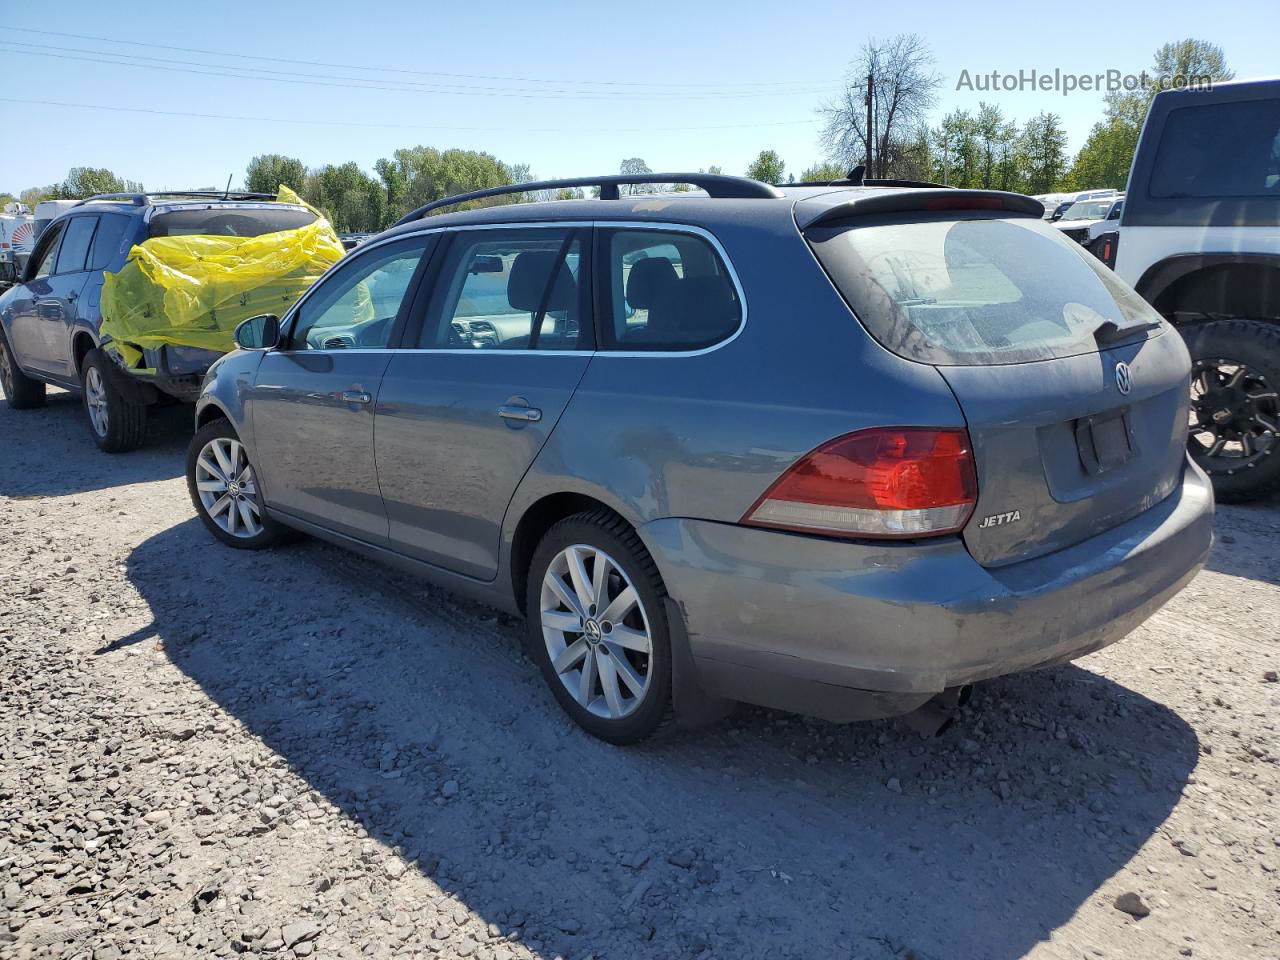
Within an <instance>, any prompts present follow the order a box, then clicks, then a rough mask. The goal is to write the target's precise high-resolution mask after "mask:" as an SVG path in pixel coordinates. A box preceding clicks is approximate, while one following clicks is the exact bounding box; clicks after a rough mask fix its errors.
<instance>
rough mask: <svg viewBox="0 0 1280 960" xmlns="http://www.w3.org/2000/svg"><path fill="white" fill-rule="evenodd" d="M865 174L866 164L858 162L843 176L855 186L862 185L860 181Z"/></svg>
mask: <svg viewBox="0 0 1280 960" xmlns="http://www.w3.org/2000/svg"><path fill="white" fill-rule="evenodd" d="M866 175H867V167H866V164H862V163H860V164H858V165H857V166H856V167H854V168H853V169H852V170H850V171H849V172H848V173H846V174H845V176H844V178H845V179H846V180H848V181H849V182H850V183H851V184H853V185H854V186H856V187H860V186H862V181H863V179H864V178H865V177H866Z"/></svg>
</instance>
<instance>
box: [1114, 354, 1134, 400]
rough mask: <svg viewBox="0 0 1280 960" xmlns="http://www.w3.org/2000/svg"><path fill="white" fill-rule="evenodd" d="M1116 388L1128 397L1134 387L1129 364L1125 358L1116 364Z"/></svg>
mask: <svg viewBox="0 0 1280 960" xmlns="http://www.w3.org/2000/svg"><path fill="white" fill-rule="evenodd" d="M1116 388H1117V389H1119V391H1120V392H1121V393H1123V394H1124V395H1125V396H1126V397H1127V396H1128V395H1129V391H1130V390H1132V389H1133V379H1132V375H1131V374H1130V373H1129V365H1128V364H1127V363H1125V362H1124V361H1123V360H1121V361H1120V362H1119V363H1117V364H1116Z"/></svg>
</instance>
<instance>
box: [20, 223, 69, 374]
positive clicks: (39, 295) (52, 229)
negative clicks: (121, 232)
mask: <svg viewBox="0 0 1280 960" xmlns="http://www.w3.org/2000/svg"><path fill="white" fill-rule="evenodd" d="M65 225H66V224H65V221H62V220H56V221H54V222H53V223H51V224H50V225H49V226H48V228H47V229H46V230H45V232H44V234H43V235H42V236H41V237H40V240H39V243H38V244H37V245H36V249H35V252H34V253H33V254H32V257H33V259H34V260H35V268H34V269H33V270H32V271H31V279H30V280H28V281H26V282H25V283H23V284H22V285H21V286H19V287H18V288H17V290H15V291H14V293H13V300H12V307H11V312H10V321H9V329H8V330H7V331H6V335H7V338H8V340H9V346H10V347H11V348H12V349H13V353H14V357H15V358H16V359H17V361H18V365H19V366H20V367H22V369H24V370H26V371H28V372H34V371H39V372H41V373H48V372H49V370H48V358H47V356H46V353H47V351H48V346H47V340H46V337H45V329H46V326H47V324H48V320H47V319H46V316H45V315H46V314H47V313H49V312H50V311H52V309H53V305H54V303H55V302H56V301H55V297H54V287H53V270H54V265H55V264H56V263H57V260H58V249H59V247H60V246H61V242H62V234H63V230H64V228H65Z"/></svg>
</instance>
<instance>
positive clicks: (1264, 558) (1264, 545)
mask: <svg viewBox="0 0 1280 960" xmlns="http://www.w3.org/2000/svg"><path fill="white" fill-rule="evenodd" d="M1213 526H1214V537H1215V539H1214V544H1213V553H1212V554H1210V556H1209V562H1208V564H1207V566H1208V568H1209V569H1210V570H1216V571H1217V572H1218V573H1226V574H1229V575H1231V576H1233V577H1245V578H1247V579H1249V580H1260V581H1262V582H1263V583H1270V584H1277V585H1280V496H1273V497H1270V498H1268V499H1264V500H1260V501H1258V502H1256V503H1250V504H1243V505H1239V506H1228V505H1227V504H1218V509H1217V513H1216V515H1215V516H1214V524H1213Z"/></svg>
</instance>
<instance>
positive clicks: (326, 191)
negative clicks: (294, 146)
mask: <svg viewBox="0 0 1280 960" xmlns="http://www.w3.org/2000/svg"><path fill="white" fill-rule="evenodd" d="M301 193H302V197H303V199H305V200H306V201H307V202H308V203H310V204H312V205H314V206H316V207H319V208H320V209H321V210H323V211H324V213H325V215H326V216H327V217H328V218H329V222H330V223H332V224H333V228H334V229H335V230H337V231H338V232H339V233H373V232H374V231H377V230H381V229H382V228H383V227H384V226H385V222H384V221H385V220H386V206H387V195H386V193H385V191H384V190H383V188H382V184H381V183H379V182H378V181H377V180H375V179H374V178H373V177H371V176H369V174H367V173H365V172H364V171H363V170H361V169H360V167H359V165H358V164H356V163H344V164H342V165H341V166H333V165H332V164H326V165H325V166H323V167H317V168H316V169H314V170H311V171H309V172H308V173H307V175H306V181H305V183H304V184H303V189H302V191H301Z"/></svg>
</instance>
